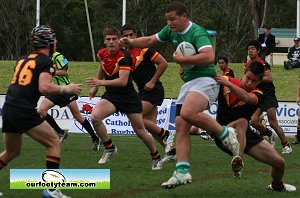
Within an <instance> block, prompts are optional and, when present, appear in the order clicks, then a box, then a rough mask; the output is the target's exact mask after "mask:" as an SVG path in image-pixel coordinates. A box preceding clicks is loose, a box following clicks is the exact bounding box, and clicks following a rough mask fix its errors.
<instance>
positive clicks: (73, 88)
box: [39, 72, 81, 95]
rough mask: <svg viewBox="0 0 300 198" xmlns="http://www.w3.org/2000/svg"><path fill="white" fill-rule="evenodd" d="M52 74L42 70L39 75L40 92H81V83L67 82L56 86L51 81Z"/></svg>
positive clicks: (77, 93)
mask: <svg viewBox="0 0 300 198" xmlns="http://www.w3.org/2000/svg"><path fill="white" fill-rule="evenodd" d="M51 79H52V75H51V74H50V73H48V72H42V73H41V74H40V76H39V91H40V92H41V93H42V94H76V95H79V94H80V92H81V85H79V84H73V83H71V84H69V85H63V86H58V85H55V84H53V83H51Z"/></svg>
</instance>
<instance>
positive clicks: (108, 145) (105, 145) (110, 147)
mask: <svg viewBox="0 0 300 198" xmlns="http://www.w3.org/2000/svg"><path fill="white" fill-rule="evenodd" d="M103 145H104V147H105V149H114V148H115V145H113V143H112V140H111V139H109V140H108V141H107V142H103Z"/></svg>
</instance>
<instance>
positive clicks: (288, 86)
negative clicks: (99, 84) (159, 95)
mask: <svg viewBox="0 0 300 198" xmlns="http://www.w3.org/2000/svg"><path fill="white" fill-rule="evenodd" d="M14 64H15V62H14V61H0V94H5V93H6V91H7V87H8V85H9V82H10V80H11V78H12V74H13V68H14ZM98 66H99V63H98V62H95V63H93V62H70V67H69V74H70V77H71V81H72V82H76V83H81V84H82V86H83V90H82V93H81V95H82V96H87V95H88V92H89V89H90V88H89V87H88V86H87V84H86V83H85V79H86V78H87V77H95V76H96V75H97V69H98ZM230 67H231V68H232V69H233V70H234V72H235V75H236V76H237V77H242V74H243V69H244V67H243V64H242V63H234V64H233V63H232V64H230ZM216 70H217V72H218V73H220V70H219V68H218V67H216ZM178 73H179V66H178V65H177V64H174V63H169V66H168V68H167V71H166V72H165V73H164V75H163V76H162V78H161V81H162V82H163V84H164V87H165V97H166V98H177V95H178V93H179V89H180V87H181V85H182V84H183V82H182V80H181V79H180V77H179V74H178ZM299 73H300V72H299V71H298V69H294V70H285V69H283V66H281V65H274V66H273V67H272V75H273V79H274V84H275V86H276V95H277V97H278V99H279V100H288V101H295V100H296V93H297V91H296V90H297V86H298V76H299ZM103 90H104V89H103V88H102V89H99V92H98V95H99V96H101V95H102V93H103Z"/></svg>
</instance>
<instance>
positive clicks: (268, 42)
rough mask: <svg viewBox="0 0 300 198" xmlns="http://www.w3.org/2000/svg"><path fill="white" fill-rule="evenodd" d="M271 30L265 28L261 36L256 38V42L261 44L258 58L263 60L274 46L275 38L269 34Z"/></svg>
mask: <svg viewBox="0 0 300 198" xmlns="http://www.w3.org/2000/svg"><path fill="white" fill-rule="evenodd" d="M271 30H272V28H271V27H269V26H267V27H265V32H264V33H262V34H259V36H258V39H257V40H258V41H259V42H260V44H261V47H262V49H261V52H260V57H261V58H262V59H263V60H265V59H266V56H268V55H269V54H271V53H272V52H273V50H274V48H275V46H276V43H275V36H274V35H273V34H271Z"/></svg>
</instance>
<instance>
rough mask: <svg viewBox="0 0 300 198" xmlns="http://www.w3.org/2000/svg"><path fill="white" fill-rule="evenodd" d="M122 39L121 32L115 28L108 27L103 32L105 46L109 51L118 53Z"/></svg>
mask: <svg viewBox="0 0 300 198" xmlns="http://www.w3.org/2000/svg"><path fill="white" fill-rule="evenodd" d="M120 37H121V34H120V32H119V30H118V29H117V28H115V27H113V26H107V27H106V28H104V30H103V39H104V44H105V46H106V48H107V49H108V50H109V51H116V50H118V49H119V39H120Z"/></svg>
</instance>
